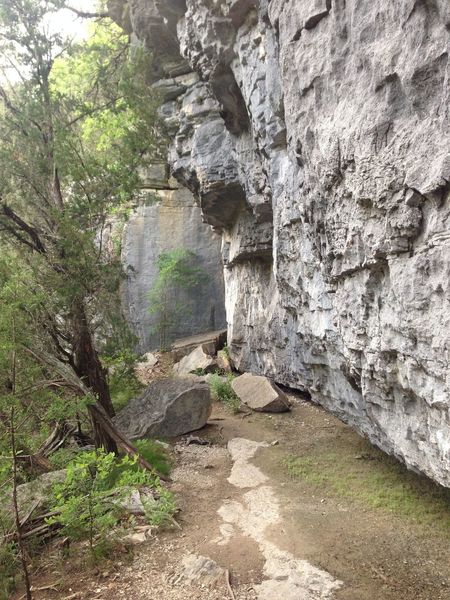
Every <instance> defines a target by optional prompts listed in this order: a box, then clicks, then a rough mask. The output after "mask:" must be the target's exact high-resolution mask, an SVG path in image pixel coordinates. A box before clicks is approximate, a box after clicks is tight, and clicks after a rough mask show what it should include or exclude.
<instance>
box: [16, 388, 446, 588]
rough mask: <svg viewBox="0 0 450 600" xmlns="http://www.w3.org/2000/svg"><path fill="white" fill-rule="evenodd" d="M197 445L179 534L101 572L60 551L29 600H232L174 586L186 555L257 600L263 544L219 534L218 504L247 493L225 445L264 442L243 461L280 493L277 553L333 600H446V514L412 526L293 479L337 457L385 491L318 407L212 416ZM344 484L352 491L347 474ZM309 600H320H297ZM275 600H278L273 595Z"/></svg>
mask: <svg viewBox="0 0 450 600" xmlns="http://www.w3.org/2000/svg"><path fill="white" fill-rule="evenodd" d="M197 435H199V436H201V437H202V438H206V439H208V440H209V441H210V442H211V443H212V445H211V446H199V445H194V444H192V445H185V444H183V443H182V442H179V443H178V444H177V445H176V446H175V447H174V455H175V466H174V470H173V479H174V483H173V484H172V487H173V490H174V491H175V492H176V494H177V496H178V498H179V506H180V509H181V512H180V514H179V515H178V517H177V519H178V522H179V523H180V525H181V527H182V530H178V529H174V530H173V531H166V532H160V533H159V534H158V535H157V536H155V537H154V538H152V539H151V540H150V541H149V542H148V543H146V544H142V545H139V546H136V547H134V549H133V551H132V553H128V554H127V553H126V552H122V553H119V554H118V555H117V557H115V559H114V560H110V561H106V562H105V563H104V564H102V566H101V567H100V568H97V570H92V569H87V568H85V567H83V568H82V567H80V563H79V562H77V561H76V560H75V559H69V560H67V561H66V562H62V559H61V550H58V549H55V548H51V549H49V550H48V551H47V552H46V553H45V555H43V557H42V561H41V569H40V572H39V573H38V574H37V576H35V578H34V585H35V586H36V587H42V586H45V585H49V584H52V583H55V584H57V585H56V588H57V591H54V590H43V591H40V592H39V591H37V592H36V593H35V598H36V599H38V600H40V599H44V598H45V599H49V600H50V599H55V598H68V599H69V598H73V599H75V598H83V599H84V598H86V599H98V600H100V599H105V600H106V599H108V600H110V599H111V597H113V596H115V597H118V598H126V599H127V600H128V599H129V600H134V599H136V600H141V599H158V600H160V599H161V600H181V599H192V600H193V599H196V600H203V599H205V600H206V599H208V600H219V599H230V598H231V595H230V593H229V590H228V589H227V586H226V582H225V577H223V578H220V579H219V580H218V582H217V584H216V585H215V586H214V587H213V588H209V587H207V586H206V584H205V583H204V582H202V581H199V582H194V583H190V582H189V581H187V580H186V579H183V578H180V577H179V574H180V573H181V572H182V566H181V565H182V561H183V558H184V557H185V556H186V555H188V554H197V555H202V556H205V557H209V558H211V559H213V560H214V561H216V562H217V563H218V565H220V566H221V567H223V568H224V569H228V570H229V572H230V579H231V585H232V589H233V593H234V595H235V598H236V600H254V599H256V598H257V591H258V589H259V588H258V585H259V584H260V583H261V582H262V581H263V580H265V579H266V574H265V573H264V565H265V557H264V556H263V554H262V553H261V544H260V543H259V541H258V540H256V539H255V537H252V536H251V535H246V534H245V533H243V532H242V530H239V528H238V527H235V528H234V531H233V532H232V534H230V536H229V539H228V542H227V543H224V542H223V533H224V531H225V533H226V531H227V527H228V526H229V527H230V529H232V526H231V525H227V524H226V523H224V521H223V519H222V517H221V516H220V514H218V511H219V509H220V510H221V511H222V508H223V506H224V505H225V506H233V503H236V506H238V505H240V504H242V503H243V498H244V495H245V493H246V492H247V491H248V490H245V489H244V490H243V489H240V488H239V487H237V486H236V485H232V484H231V483H230V482H228V481H227V478H228V477H229V476H230V472H231V469H232V466H233V462H232V460H231V456H230V454H229V452H228V451H227V450H226V444H227V442H228V441H229V440H231V439H234V438H245V439H246V440H254V441H257V442H267V443H268V445H267V446H266V447H263V448H260V449H258V451H257V453H256V455H255V457H254V458H252V459H251V461H250V462H251V464H252V465H254V466H255V467H259V469H260V470H261V471H262V473H263V474H264V475H265V476H266V477H267V478H268V479H267V486H270V488H271V489H272V490H273V491H274V493H275V494H276V496H277V499H278V503H279V506H280V508H281V513H282V515H281V520H280V521H279V522H277V523H276V524H272V525H270V522H269V521H268V522H267V523H268V525H267V528H266V530H265V537H266V538H267V541H268V543H269V544H270V543H273V544H274V546H275V547H276V548H277V549H279V550H280V551H286V552H288V553H290V554H291V555H293V556H294V557H295V558H296V559H301V560H305V561H308V562H309V563H310V564H311V565H313V566H314V567H317V568H319V569H322V570H323V571H325V572H326V573H328V574H330V576H331V577H332V578H334V579H336V580H339V581H341V582H342V585H341V587H340V589H338V590H337V591H336V592H334V596H329V597H330V598H335V599H336V600H413V599H414V600H444V599H450V543H449V542H450V531H448V530H447V529H446V527H445V525H443V523H444V522H446V523H448V522H449V518H450V506H447V507H446V506H445V505H444V508H442V503H441V505H440V510H441V513H442V515H443V516H442V519H443V521H442V522H434V521H433V520H431V521H426V522H425V523H418V522H417V520H416V519H415V518H414V514H415V513H414V512H413V513H412V516H408V515H404V514H400V513H399V514H397V512H396V510H394V509H392V507H390V505H389V504H387V505H386V506H382V505H381V506H380V507H378V508H375V507H374V506H373V505H372V504H371V503H369V502H366V501H365V499H364V496H363V497H356V498H353V497H352V495H351V493H350V494H341V493H339V491H336V488H333V487H330V486H329V484H328V483H327V481H322V480H321V478H320V477H316V478H313V477H309V478H308V477H306V478H302V477H294V476H292V475H291V474H289V472H288V470H287V468H286V465H285V459H286V458H287V457H290V456H296V457H298V456H300V457H303V458H308V459H310V460H311V463H312V464H314V461H315V460H317V464H318V465H319V467H320V465H321V464H322V463H321V461H322V458H323V457H322V456H321V455H320V453H321V452H322V453H323V452H325V451H328V450H330V449H334V451H335V453H336V455H337V456H338V457H341V458H342V460H343V461H345V462H346V463H348V464H350V465H351V464H353V463H352V461H354V464H355V472H354V475H355V476H356V477H359V476H360V474H361V472H362V471H361V469H363V470H364V473H365V474H374V475H377V476H378V475H379V477H380V482H381V483H380V485H383V484H382V481H383V477H382V475H383V469H384V468H385V465H384V461H385V460H386V461H389V460H390V459H384V458H383V455H381V454H380V455H379V454H378V453H377V451H374V450H373V449H372V448H371V446H370V445H369V444H368V443H367V442H365V441H364V440H362V439H361V438H360V437H359V436H358V435H357V434H355V433H354V432H353V431H352V430H350V429H349V428H348V427H347V426H346V425H344V424H342V423H341V422H339V421H338V420H336V419H334V418H333V417H332V416H330V415H329V414H327V413H325V412H324V411H323V410H322V409H321V408H319V407H317V406H314V405H312V404H310V403H308V402H305V401H303V400H301V399H299V398H297V399H296V400H295V404H294V408H293V410H292V412H291V413H290V414H280V415H270V416H269V415H263V414H256V413H252V414H251V415H248V416H246V415H242V414H240V415H231V414H230V413H229V412H227V411H226V410H224V409H223V408H222V407H221V406H219V405H216V406H215V408H214V412H213V415H212V418H211V420H210V424H209V425H208V426H207V427H206V428H205V429H204V430H203V431H201V432H198V434H197ZM274 442H277V443H275V444H274V445H272V443H274ZM347 476H348V477H349V482H350V483H349V485H350V484H351V478H352V476H353V475H352V473H350V475H347ZM399 477H400V478H402V477H406V478H407V479H408V481H409V482H410V480H411V477H413V478H414V477H415V476H411V475H410V474H403V473H402V472H401V470H400V472H399ZM413 485H415V483H414V482H413ZM417 485H418V489H420V490H421V494H422V496H423V497H424V498H425V500H427V499H428V496H427V494H428V495H429V502H430V505H431V503H433V502H434V501H435V496H434V492H435V486H434V485H433V484H432V483H431V482H425V483H424V482H423V481H422V480H420V478H417ZM350 489H351V488H350ZM425 505H426V502H425ZM446 511H447V512H446ZM400 512H401V511H400ZM439 514H440V513H439ZM224 525H225V529H223V527H224ZM256 537H257V538H258V539H259V534H258V535H256ZM20 595H21V594H20V593H18V594H17V595H16V596H14V598H15V599H17V598H19V597H20ZM306 597H307V598H317V599H320V598H325V597H327V596H324V595H317V596H315V595H311V596H301V599H302V600H303V598H306ZM298 598H299V600H300V596H298ZM273 600H278V598H276V597H275V596H273Z"/></svg>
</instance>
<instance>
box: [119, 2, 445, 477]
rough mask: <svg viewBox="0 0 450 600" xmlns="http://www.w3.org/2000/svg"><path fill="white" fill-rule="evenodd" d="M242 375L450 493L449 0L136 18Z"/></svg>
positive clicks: (198, 10) (226, 7) (133, 8)
mask: <svg viewBox="0 0 450 600" xmlns="http://www.w3.org/2000/svg"><path fill="white" fill-rule="evenodd" d="M113 8H114V14H115V17H116V18H117V19H118V20H122V22H123V24H124V25H125V26H127V27H129V28H131V29H132V30H133V31H134V34H135V36H137V38H138V39H140V40H142V41H143V42H144V43H146V44H147V45H148V46H149V47H150V48H151V49H152V50H153V52H154V53H155V55H156V68H155V73H156V75H157V76H159V77H161V78H164V79H165V81H161V82H160V83H159V85H160V86H162V89H165V90H169V92H171V93H170V94H169V95H166V99H167V102H166V103H165V104H164V106H163V107H162V112H163V114H164V116H165V118H166V120H167V123H168V126H169V130H170V131H171V134H172V137H173V143H172V146H171V151H170V163H171V167H172V172H173V175H174V176H175V177H176V178H177V179H178V181H180V182H181V183H183V184H184V185H185V186H187V187H188V188H189V189H190V190H191V191H192V192H193V193H194V194H195V195H196V197H197V198H198V201H199V204H200V207H201V209H202V212H203V217H204V218H205V220H206V221H207V222H208V223H210V224H211V225H213V226H214V227H215V228H217V229H218V230H220V231H221V232H222V238H223V247H222V252H223V257H224V261H225V263H226V269H225V283H226V308H227V321H228V327H229V344H230V346H231V350H232V355H233V358H234V360H235V363H236V365H237V367H238V368H239V369H241V370H243V371H244V370H250V371H252V372H255V373H265V374H267V375H269V376H271V377H273V378H274V379H275V380H276V381H278V382H280V383H282V384H285V385H287V386H292V387H295V388H300V389H303V390H306V391H308V392H309V393H310V394H311V396H312V398H313V400H314V401H316V402H319V403H320V404H322V405H323V406H324V407H326V408H327V409H329V410H330V411H332V412H333V413H334V414H336V415H338V416H339V417H340V418H342V419H344V420H345V421H348V422H349V423H351V424H352V425H353V426H354V427H355V428H356V429H358V430H359V431H360V432H361V433H363V434H365V435H367V436H368V437H369V438H370V439H371V440H372V442H374V443H375V444H377V445H378V446H380V447H381V448H383V449H384V450H386V451H387V452H389V453H392V454H394V455H396V456H397V457H399V458H400V459H402V460H404V461H405V463H406V464H407V465H408V466H409V467H410V468H413V469H416V470H420V471H422V472H424V473H426V474H427V475H429V476H430V477H432V478H434V479H435V480H436V481H438V482H440V483H442V484H444V485H447V486H450V417H449V408H450V399H449V382H450V378H449V341H450V336H449V321H450V310H449V309H450V287H449V275H450V249H449V244H450V228H449V225H450V183H449V182H450V118H449V117H450V69H449V39H450V4H449V2H448V0H402V1H401V2H392V1H390V0H370V1H369V0H365V1H364V0H271V1H269V0H130V1H129V5H127V6H125V7H124V6H123V5H121V4H120V2H115V3H114V7H113Z"/></svg>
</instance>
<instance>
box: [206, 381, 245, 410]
mask: <svg viewBox="0 0 450 600" xmlns="http://www.w3.org/2000/svg"><path fill="white" fill-rule="evenodd" d="M233 379H234V375H233V374H232V373H228V374H227V375H219V374H217V373H213V374H212V375H211V377H210V378H209V379H208V384H209V387H210V389H211V393H212V395H213V397H214V398H215V399H216V400H218V401H219V402H222V403H223V404H225V406H226V407H227V408H228V409H229V410H231V412H233V413H235V414H236V413H238V412H239V410H240V407H241V401H240V400H239V398H238V397H237V396H236V394H235V393H234V390H233V388H232V387H231V382H232V381H233Z"/></svg>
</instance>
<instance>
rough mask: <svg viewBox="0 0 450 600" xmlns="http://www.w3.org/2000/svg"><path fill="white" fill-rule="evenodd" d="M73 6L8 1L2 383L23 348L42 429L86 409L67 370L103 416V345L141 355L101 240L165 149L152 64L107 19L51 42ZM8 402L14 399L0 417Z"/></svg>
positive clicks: (1, 65)
mask: <svg viewBox="0 0 450 600" xmlns="http://www.w3.org/2000/svg"><path fill="white" fill-rule="evenodd" d="M64 6H65V0H52V1H51V2H47V1H44V0H26V1H22V0H20V1H18V2H10V1H9V0H0V29H1V32H2V36H1V39H0V52H1V53H2V57H3V59H4V60H2V61H0V257H2V258H3V257H7V260H6V261H4V265H6V271H8V273H7V281H6V284H5V285H2V283H3V282H2V281H1V279H2V277H1V274H0V285H2V289H1V290H0V293H2V294H3V297H2V298H0V304H1V312H2V313H3V314H1V316H0V321H1V322H0V330H2V329H3V330H5V333H6V335H5V337H3V333H4V332H3V331H0V334H1V338H0V339H2V340H3V339H4V340H5V343H4V344H3V342H2V344H3V347H2V348H1V349H0V353H1V356H0V381H5V382H7V383H8V382H9V383H8V384H10V380H11V370H12V368H11V356H12V354H13V353H14V352H13V350H12V348H13V347H14V348H15V349H16V350H15V351H16V354H17V364H16V366H17V369H16V371H17V386H21V380H23V381H24V382H25V381H26V382H27V386H28V388H30V390H31V389H32V392H31V391H30V392H27V394H26V397H20V398H18V397H17V394H15V398H14V402H17V403H18V405H19V410H22V408H21V407H22V406H25V407H26V406H30V404H33V410H30V411H29V413H30V424H31V421H32V420H33V419H34V418H35V415H36V408H35V407H36V406H39V409H38V411H39V414H37V415H36V419H35V420H36V422H37V423H40V422H42V420H41V419H42V413H46V410H42V409H43V407H46V408H49V412H48V413H46V414H47V415H48V418H46V419H44V422H45V423H48V422H49V421H52V420H53V421H55V420H58V419H60V418H62V417H65V418H71V417H72V416H74V415H75V414H76V413H77V412H86V404H87V402H86V403H85V404H84V406H83V405H82V403H81V404H80V403H78V405H77V406H75V402H73V399H74V397H75V393H74V390H73V385H71V382H69V383H68V382H67V377H66V375H65V374H66V373H67V370H70V369H72V372H73V373H72V377H73V375H76V376H77V377H80V376H81V377H83V381H84V382H85V384H86V385H89V386H91V387H92V388H96V389H93V395H92V397H91V398H90V401H92V400H96V399H98V398H99V397H100V400H101V401H103V403H104V407H105V406H106V407H107V408H108V405H109V397H108V393H107V392H105V387H106V386H105V385H103V383H104V382H103V372H102V370H101V369H99V368H97V367H96V365H98V360H97V359H98V357H97V352H98V348H96V347H95V344H94V340H95V342H96V344H97V345H99V346H100V345H101V346H102V348H101V349H102V351H103V352H104V353H105V354H111V353H112V350H111V348H113V349H116V348H118V347H122V346H124V345H126V346H127V347H130V346H131V345H132V344H131V343H130V341H129V337H130V336H129V335H128V333H127V327H126V324H125V322H124V319H123V315H122V312H121V307H120V294H119V288H120V284H121V281H122V278H123V272H122V265H121V263H120V257H119V256H117V253H116V254H115V253H114V252H110V251H109V249H108V247H105V244H104V243H103V242H104V239H103V237H102V232H103V231H104V230H105V227H107V225H108V219H109V217H110V216H111V214H112V213H120V212H121V211H122V210H123V211H125V212H126V211H129V209H130V206H132V205H133V203H135V202H137V201H138V198H139V194H140V191H141V190H140V187H141V180H140V173H141V171H142V170H143V169H145V168H146V166H147V165H148V163H149V161H150V160H154V159H156V158H158V159H160V157H161V154H164V151H165V140H164V137H163V136H162V135H161V131H162V129H161V127H160V121H159V118H158V116H157V104H158V99H157V98H156V96H153V95H152V94H151V93H150V92H149V87H148V85H147V81H146V74H147V73H148V72H149V70H150V60H151V59H150V56H149V55H148V54H147V53H146V52H145V51H144V50H143V49H132V48H131V46H130V43H129V37H128V36H127V35H125V34H123V32H122V31H121V30H120V29H119V28H118V27H117V26H116V25H114V24H113V23H112V21H110V20H108V19H102V20H99V21H96V22H95V23H94V24H93V25H92V27H91V32H90V36H89V38H88V39H87V40H85V41H83V42H81V43H75V42H74V41H73V40H70V39H64V37H63V36H62V35H61V34H60V33H58V32H56V33H49V29H48V26H47V25H48V20H49V16H50V13H57V11H58V10H59V9H61V8H63V7H64ZM54 16H55V15H53V17H54ZM11 74H12V76H10V75H11ZM2 267H3V265H2V266H1V267H0V270H1V269H2ZM12 293H14V294H15V297H14V298H13V297H12V296H11V294H12ZM4 306H6V307H7V308H6V309H5V310H4V311H3V308H4ZM8 314H9V317H8ZM12 317H14V319H13V318H12ZM14 321H15V323H16V334H17V335H16V337H17V340H16V341H15V342H14V341H13V332H12V328H11V325H12V323H13V322H14ZM87 341H88V342H89V343H86V342H87ZM43 360H45V361H46V365H45V367H44V366H43V365H42V361H43ZM49 365H52V367H51V368H50V367H49ZM93 365H94V366H93ZM93 370H96V373H95V374H94V375H93V376H92V377H91V376H90V375H92V371H93ZM88 371H90V373H89V372H88ZM62 372H64V375H61V373H62ZM44 382H45V383H44ZM23 387H25V386H23ZM3 391H4V390H2V389H0V394H2V393H3ZM21 392H22V390H21ZM12 396H13V395H12V394H8V390H6V393H5V394H4V397H3V400H1V399H0V411H2V410H3V409H4V405H5V404H7V402H9V401H10V400H11V399H12ZM50 407H52V408H51V409H50ZM111 412H112V411H111ZM20 416H21V415H20V414H18V417H19V419H20ZM35 425H36V423H35ZM36 429H39V427H36ZM29 430H32V427H31V426H30V427H29ZM0 445H1V441H0ZM0 450H1V448H0Z"/></svg>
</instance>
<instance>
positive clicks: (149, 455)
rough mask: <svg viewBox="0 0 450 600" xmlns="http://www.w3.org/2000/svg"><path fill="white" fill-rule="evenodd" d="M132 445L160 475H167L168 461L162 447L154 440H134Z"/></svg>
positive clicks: (168, 469) (168, 471)
mask: <svg viewBox="0 0 450 600" xmlns="http://www.w3.org/2000/svg"><path fill="white" fill-rule="evenodd" d="M134 445H135V446H136V448H137V449H138V450H139V454H140V455H141V456H143V457H144V458H145V460H146V461H147V462H148V463H150V464H151V465H152V467H154V468H155V469H156V471H157V472H158V473H161V475H169V473H170V466H171V465H170V459H169V456H168V454H167V452H166V450H165V449H164V446H162V445H161V444H159V443H158V442H156V441H154V440H136V441H135V442H134Z"/></svg>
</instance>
